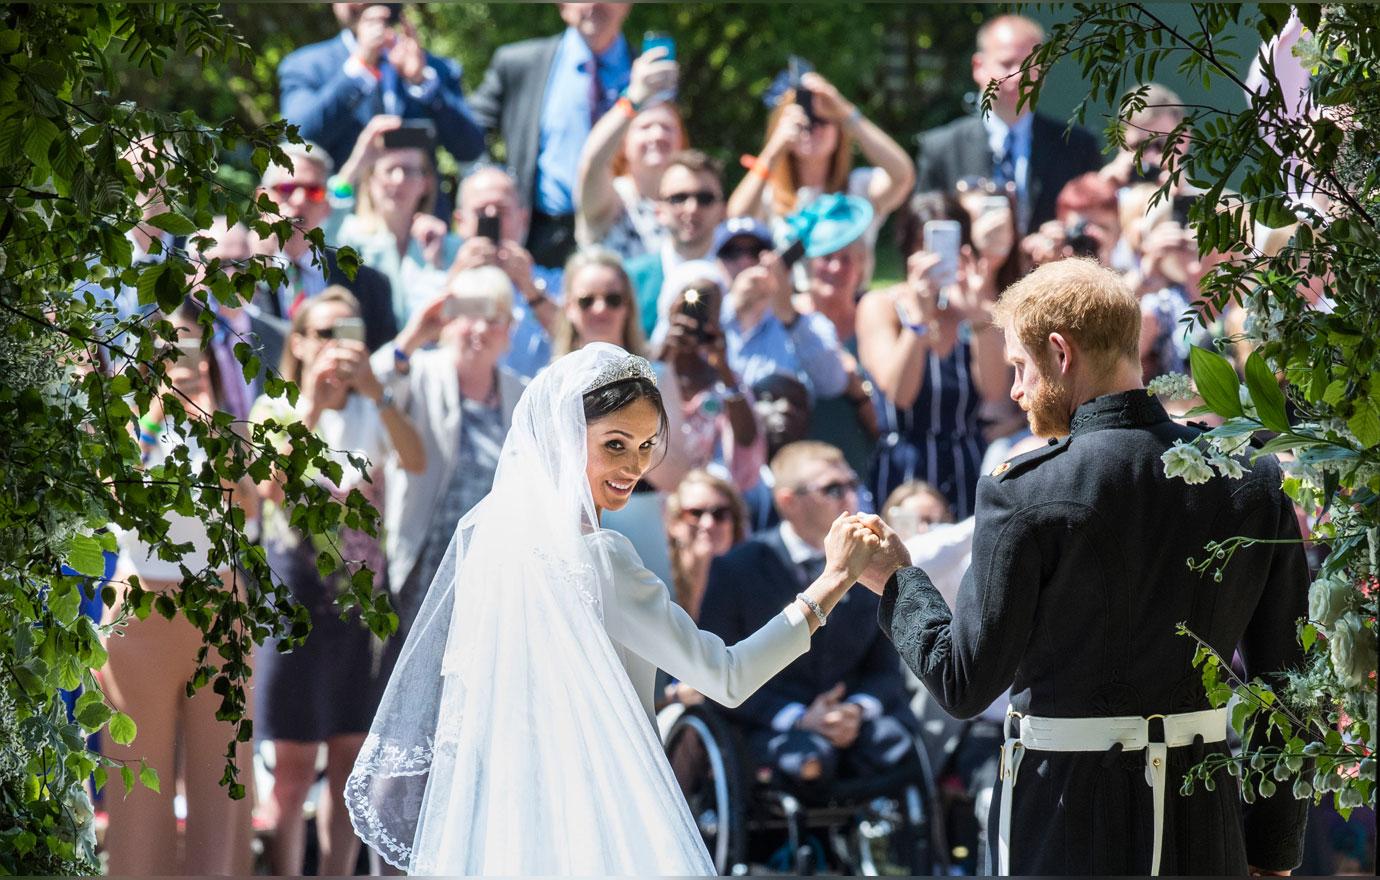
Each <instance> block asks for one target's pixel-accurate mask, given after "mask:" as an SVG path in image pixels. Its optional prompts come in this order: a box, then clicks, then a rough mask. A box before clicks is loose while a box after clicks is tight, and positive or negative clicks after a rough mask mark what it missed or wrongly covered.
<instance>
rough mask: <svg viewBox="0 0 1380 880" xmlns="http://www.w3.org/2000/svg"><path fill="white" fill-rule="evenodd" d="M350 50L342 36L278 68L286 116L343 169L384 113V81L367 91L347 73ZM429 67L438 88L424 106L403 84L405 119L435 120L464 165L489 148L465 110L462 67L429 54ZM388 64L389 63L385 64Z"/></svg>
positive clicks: (438, 132) (303, 50)
mask: <svg viewBox="0 0 1380 880" xmlns="http://www.w3.org/2000/svg"><path fill="white" fill-rule="evenodd" d="M349 57H350V50H349V48H348V47H347V46H346V45H345V40H344V38H343V37H342V36H339V35H337V36H335V37H333V38H331V39H329V40H325V41H323V42H320V43H313V44H312V45H310V46H303V47H302V48H300V49H298V50H297V51H295V52H293V53H292V54H291V55H289V56H287V57H286V58H284V59H283V60H282V62H281V63H280V64H279V65H278V88H279V92H280V95H281V102H280V103H281V107H282V112H283V118H284V119H286V120H287V121H288V122H293V123H296V124H297V126H298V127H299V128H300V129H301V132H302V137H304V138H307V139H308V140H313V141H316V142H317V143H318V144H320V145H321V146H322V147H324V148H325V150H326V152H327V153H330V154H331V158H332V159H333V160H335V164H336V167H339V166H340V165H341V164H342V163H344V161H345V160H346V159H347V158H349V156H350V151H351V150H353V149H354V146H355V141H356V140H358V139H359V134H360V132H362V131H363V130H364V126H365V124H367V123H368V122H369V120H370V119H372V118H373V117H374V116H376V115H378V114H379V113H382V112H384V109H383V93H382V91H381V90H382V88H383V87H384V84H383V83H382V82H380V83H379V85H378V86H377V87H376V88H374V89H372V90H367V89H366V87H365V86H364V85H363V84H362V83H360V81H359V80H358V79H356V78H355V77H353V76H350V75H349V74H348V73H346V72H345V69H344V67H345V62H346V60H348V59H349ZM426 58H427V66H428V67H430V68H431V69H432V70H434V71H435V72H436V78H437V88H436V90H435V91H434V92H432V93H431V96H430V98H429V100H427V101H426V102H425V103H424V102H422V101H419V100H418V99H416V98H414V97H413V96H412V94H411V93H410V92H409V91H408V90H407V88H406V85H405V84H403V83H401V82H399V83H398V85H397V89H396V94H397V96H398V99H399V105H400V108H401V112H400V113H399V114H398V115H400V116H402V117H403V118H405V119H423V118H424V119H430V120H431V121H432V122H434V123H435V124H436V139H437V140H438V141H439V142H440V144H441V146H443V147H445V148H446V149H447V150H449V151H450V153H451V155H453V156H454V157H455V158H456V159H457V160H459V161H461V162H468V161H471V160H473V159H475V158H477V157H478V156H479V154H480V153H481V152H483V150H484V132H483V131H482V130H481V129H480V127H479V125H478V124H477V123H476V122H475V121H474V118H473V117H472V116H471V115H470V111H469V109H468V108H467V107H466V106H465V98H464V94H463V93H462V91H461V88H460V65H458V64H456V63H455V62H454V61H450V60H448V59H445V58H438V57H436V56H435V55H432V54H431V53H429V52H428V53H427V56H426ZM384 63H385V64H386V63H387V62H384Z"/></svg>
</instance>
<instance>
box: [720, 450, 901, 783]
mask: <svg viewBox="0 0 1380 880" xmlns="http://www.w3.org/2000/svg"><path fill="white" fill-rule="evenodd" d="M771 470H772V475H773V479H774V482H775V490H774V492H773V495H774V498H775V501H776V506H777V509H778V510H779V511H780V513H781V524H780V525H779V526H778V527H777V528H774V529H771V530H770V531H766V532H761V533H758V534H756V535H753V536H752V537H751V538H749V539H748V540H747V541H745V542H743V543H742V544H739V545H738V546H737V547H735V548H734V549H732V550H730V551H729V552H728V553H727V554H725V555H724V556H721V557H719V558H718V559H716V560H714V562H713V563H712V564H711V565H710V569H709V583H708V586H707V587H706V589H705V595H704V601H703V604H702V605H701V611H700V626H701V627H702V628H704V629H706V630H708V631H710V632H713V633H716V634H717V635H719V636H721V637H722V638H723V639H724V641H725V642H727V643H729V644H733V643H734V642H736V641H738V640H740V639H742V638H744V637H746V636H747V635H748V634H750V633H751V632H752V627H754V626H756V625H761V623H763V622H765V621H767V620H769V619H770V618H771V616H772V614H774V613H776V612H775V611H773V609H774V608H775V609H779V608H780V606H781V604H782V603H783V602H790V601H791V600H792V599H793V598H794V597H795V595H796V593H798V592H800V590H801V589H803V588H804V585H805V584H808V583H810V578H812V577H814V576H817V575H818V573H819V571H820V570H822V567H823V565H824V550H823V547H824V536H825V535H826V534H828V527H829V524H830V523H832V522H833V520H834V519H835V518H836V517H838V516H839V515H840V514H842V513H846V512H851V511H856V510H858V509H859V497H858V491H859V483H858V477H857V475H856V474H855V473H854V472H853V469H852V468H850V467H849V466H848V463H847V462H846V461H845V460H844V458H843V454H842V453H841V452H839V450H838V449H837V448H835V447H833V446H830V445H828V444H826V443H819V442H816V441H808V440H806V441H800V442H796V443H791V444H788V445H787V446H785V447H783V448H782V449H781V451H780V452H778V453H777V454H776V455H775V456H774V457H773V458H772V462H771ZM877 608H878V601H877V598H876V597H875V596H873V595H872V594H870V593H866V592H863V591H861V590H855V591H852V592H850V593H848V594H847V595H846V596H845V597H844V599H843V600H842V601H841V602H839V604H838V605H836V606H835V607H834V610H833V611H832V612H830V614H829V623H828V626H826V627H824V628H822V629H820V630H819V631H818V632H816V633H815V637H814V638H815V641H814V645H813V647H812V648H811V649H810V653H809V655H807V656H805V657H801V658H800V659H799V660H796V661H795V662H794V663H792V664H791V665H789V666H787V667H786V668H785V669H784V670H782V671H781V672H780V673H779V674H778V675H777V676H776V677H775V678H773V679H772V680H771V681H769V682H767V684H766V685H764V686H763V687H762V688H761V690H759V691H758V692H757V693H756V694H754V695H753V696H752V697H749V698H748V700H747V701H746V702H744V703H743V704H742V705H741V706H739V707H737V708H735V709H725V712H726V713H727V715H728V717H729V718H730V720H731V721H732V722H733V723H734V724H735V725H737V726H739V727H740V728H741V730H742V732H743V735H744V742H745V745H746V747H747V750H748V754H749V758H750V760H751V762H752V764H751V768H752V771H753V772H754V773H755V772H756V771H758V770H762V769H765V770H767V771H769V772H770V774H771V776H772V777H773V781H774V783H775V784H777V785H781V786H784V787H787V788H790V789H794V790H796V791H798V792H799V793H801V794H805V795H808V796H817V795H822V794H827V793H828V791H829V790H830V786H831V785H832V783H833V782H834V781H835V780H837V779H840V778H849V777H858V776H864V775H875V774H884V773H886V772H888V771H889V770H891V769H893V768H895V767H897V766H898V765H899V764H900V763H901V762H903V761H905V760H907V759H908V758H909V756H910V755H911V753H912V750H913V748H914V745H913V744H914V735H915V732H916V731H917V729H918V726H917V724H916V721H915V716H914V715H912V714H911V711H910V708H909V705H908V695H907V693H906V689H905V683H904V679H903V677H902V674H901V669H900V666H899V665H898V664H897V663H896V658H895V654H894V652H892V651H891V648H890V645H889V643H888V642H887V640H886V639H885V638H879V635H880V634H879V632H878V631H877V627H876V625H875V622H874V621H875V620H876V614H877Z"/></svg>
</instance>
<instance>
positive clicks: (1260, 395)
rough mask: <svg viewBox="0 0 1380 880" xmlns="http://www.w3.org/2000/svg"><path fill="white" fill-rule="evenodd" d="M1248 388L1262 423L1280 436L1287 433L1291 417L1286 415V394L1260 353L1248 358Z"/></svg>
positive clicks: (1252, 354)
mask: <svg viewBox="0 0 1380 880" xmlns="http://www.w3.org/2000/svg"><path fill="white" fill-rule="evenodd" d="M1246 387H1247V388H1248V389H1249V390H1250V392H1251V403H1253V404H1255V413H1256V415H1257V416H1259V417H1260V423H1261V424H1262V425H1264V426H1265V427H1267V428H1269V429H1270V430H1271V431H1274V432H1276V433H1278V434H1284V433H1287V432H1288V431H1289V417H1288V415H1287V414H1286V413H1285V408H1284V392H1282V391H1280V390H1279V381H1278V380H1277V379H1276V378H1275V374H1274V372H1272V371H1271V370H1270V368H1269V366H1268V365H1266V363H1265V358H1263V357H1261V355H1260V352H1258V351H1253V352H1251V354H1250V357H1248V358H1246Z"/></svg>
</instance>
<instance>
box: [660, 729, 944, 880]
mask: <svg viewBox="0 0 1380 880" xmlns="http://www.w3.org/2000/svg"><path fill="white" fill-rule="evenodd" d="M657 723H658V726H659V728H660V731H661V739H662V746H663V748H664V749H665V750H666V754H667V758H668V759H669V760H670V762H671V767H672V770H673V771H674V772H675V775H676V778H677V780H678V781H679V782H680V784H681V789H682V791H683V792H684V794H685V797H686V801H687V803H688V804H689V806H690V813H691V815H692V816H693V817H694V820H695V823H696V825H697V826H698V827H699V830H700V833H701V834H702V835H703V837H704V842H705V846H706V847H707V848H708V850H709V855H710V858H711V859H712V860H713V862H714V867H715V869H716V870H717V871H718V873H719V874H720V875H730V876H741V875H745V874H748V873H752V872H753V870H754V868H758V869H764V870H765V871H770V872H772V873H795V874H801V875H805V874H813V873H817V872H819V871H820V870H827V871H828V872H830V873H844V874H854V875H862V876H881V875H946V874H948V873H949V862H948V853H949V849H948V844H947V841H946V839H945V832H944V827H943V823H942V821H941V820H940V816H941V813H940V812H939V794H938V791H937V788H936V785H935V777H934V774H933V773H932V772H931V768H930V765H929V758H928V756H927V755H926V753H925V750H924V749H923V748H922V747H920V745H919V744H918V742H917V746H916V748H915V750H914V753H913V757H912V758H911V759H909V760H907V761H906V762H905V763H904V764H903V765H902V766H901V767H898V768H897V769H896V770H894V771H892V772H890V773H888V774H886V775H885V776H879V777H869V778H859V779H849V778H843V779H840V780H838V781H837V782H836V783H834V784H833V786H832V787H831V790H830V791H829V792H828V794H827V795H814V796H809V795H803V794H802V793H800V792H796V791H791V790H789V789H788V788H786V787H783V786H780V785H777V784H774V783H773V782H772V781H771V780H770V778H769V776H770V774H769V773H765V772H764V773H762V774H759V773H758V768H756V767H750V766H748V763H749V761H748V758H747V752H746V750H745V749H744V747H743V744H742V740H741V736H740V735H739V733H738V731H737V730H736V729H735V728H734V727H733V726H732V725H731V724H730V723H729V722H728V720H727V719H726V718H725V717H724V715H723V714H722V712H721V711H719V710H717V709H716V708H715V707H713V706H711V705H708V704H699V705H695V706H683V705H680V704H673V705H671V706H668V707H666V708H665V709H663V710H662V711H661V713H660V714H659V715H658V717H657Z"/></svg>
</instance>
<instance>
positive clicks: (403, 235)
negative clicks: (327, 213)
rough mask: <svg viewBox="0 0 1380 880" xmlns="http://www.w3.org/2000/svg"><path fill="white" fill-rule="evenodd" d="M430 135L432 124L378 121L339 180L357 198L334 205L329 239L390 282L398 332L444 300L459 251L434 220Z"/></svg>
mask: <svg viewBox="0 0 1380 880" xmlns="http://www.w3.org/2000/svg"><path fill="white" fill-rule="evenodd" d="M431 132H432V128H431V123H430V122H429V121H427V120H411V119H403V118H401V117H398V116H390V115H380V116H375V117H374V118H373V119H371V120H369V123H368V125H366V126H365V127H364V130H363V131H362V132H360V135H359V140H357V141H356V142H355V147H354V150H353V151H352V152H351V153H350V158H349V159H348V160H347V161H346V162H345V164H344V165H343V166H342V167H341V169H340V173H339V174H338V175H337V176H336V177H335V178H332V179H333V180H345V181H348V183H349V185H350V186H349V191H350V193H351V195H349V196H346V197H341V196H340V195H337V196H336V197H334V198H333V199H332V202H333V207H334V208H335V212H334V213H333V215H332V217H331V224H332V226H333V227H334V232H333V233H331V234H330V238H331V240H332V241H333V242H335V243H337V244H339V245H342V246H345V247H351V248H354V250H355V251H356V252H357V253H358V254H359V257H360V261H361V262H362V263H364V265H366V266H369V267H370V268H372V269H375V270H377V271H379V272H381V273H382V274H383V275H384V276H385V277H386V278H387V279H388V281H389V283H390V284H391V285H392V288H393V315H394V318H395V319H396V321H397V326H399V327H401V326H403V325H404V324H406V323H407V319H408V317H409V316H410V315H411V314H412V310H413V309H415V308H417V307H418V306H419V305H421V304H423V303H426V302H430V301H431V300H432V299H434V298H435V296H436V294H438V293H440V291H441V288H442V287H443V286H444V285H445V280H446V271H447V269H448V268H449V267H450V264H451V262H452V261H453V260H454V259H455V254H456V252H457V251H458V250H459V249H460V239H459V238H458V237H457V236H456V235H454V234H453V233H451V231H450V229H449V228H448V227H447V224H446V222H445V221H444V220H441V219H440V218H438V217H436V216H435V214H434V211H435V210H436V194H437V177H436V163H435V160H434V159H433V154H432V149H431V147H430V146H429V145H430V143H431V138H432V137H433V135H432V133H431ZM342 192H343V190H342ZM328 228H330V227H328Z"/></svg>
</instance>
